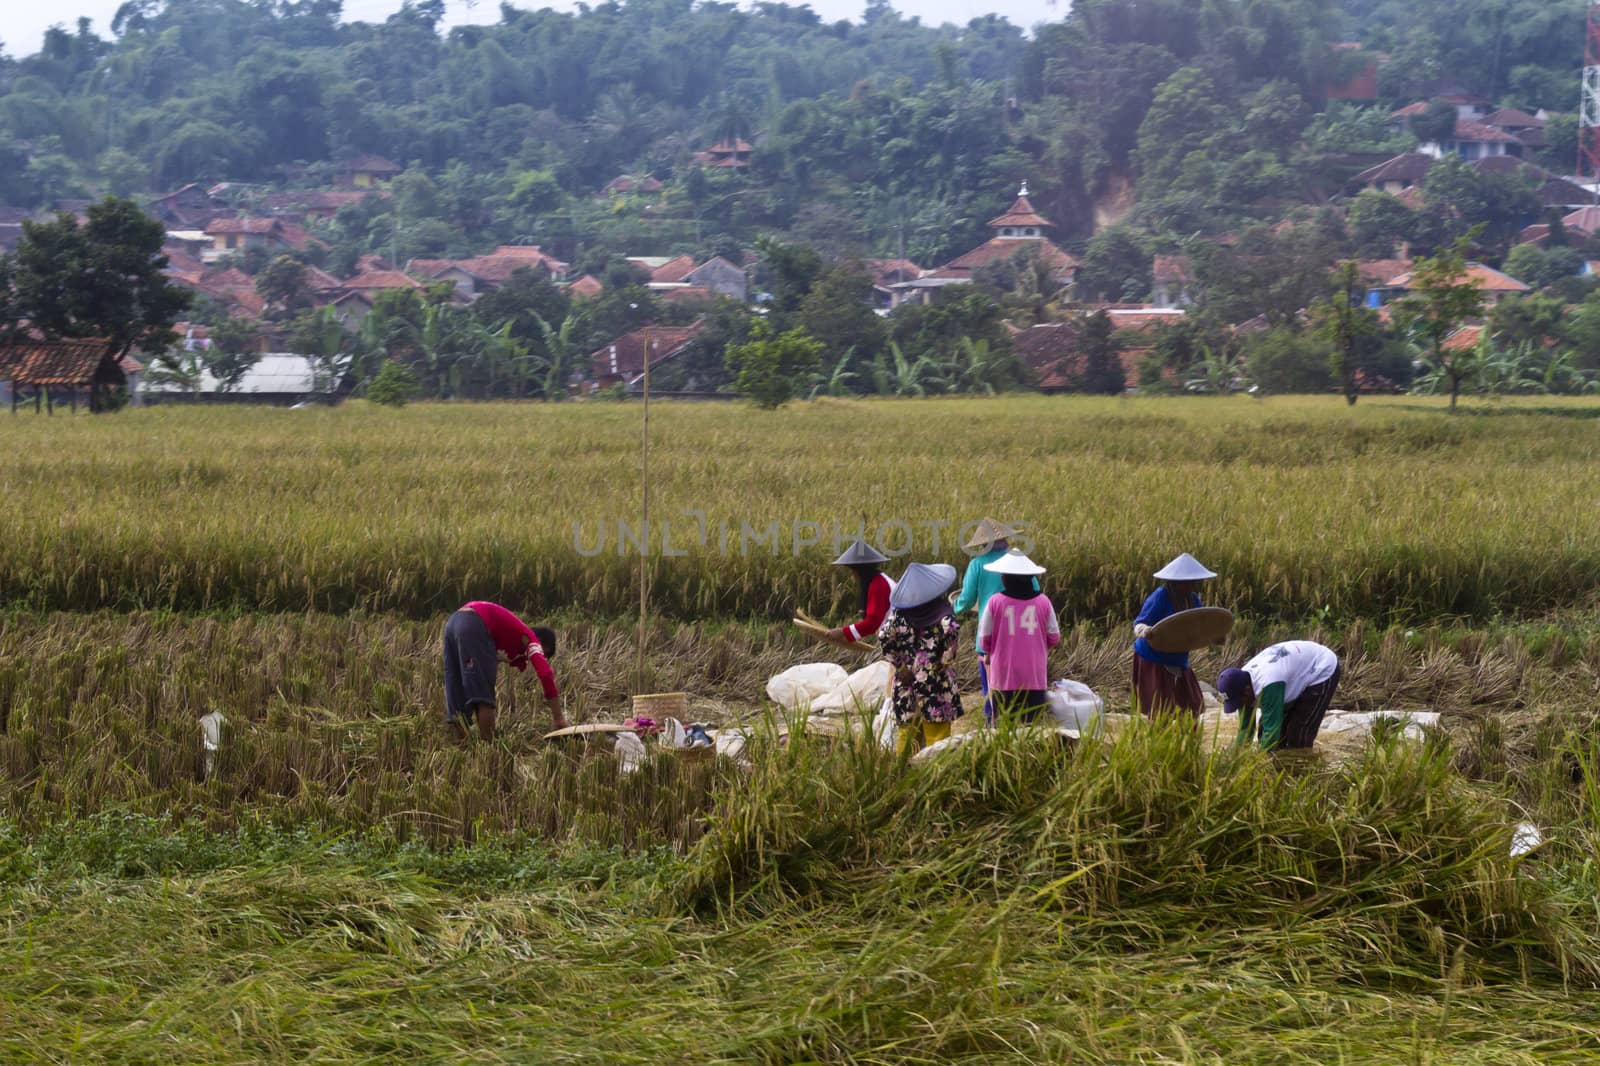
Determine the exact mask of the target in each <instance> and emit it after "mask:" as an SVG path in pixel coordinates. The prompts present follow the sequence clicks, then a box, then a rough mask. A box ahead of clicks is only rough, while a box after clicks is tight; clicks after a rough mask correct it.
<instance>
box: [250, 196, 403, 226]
mask: <svg viewBox="0 0 1600 1066" xmlns="http://www.w3.org/2000/svg"><path fill="white" fill-rule="evenodd" d="M392 195H393V194H392V193H390V192H389V190H388V189H378V188H365V189H306V190H302V191H297V192H275V193H268V194H267V195H266V196H263V197H262V198H261V206H262V208H263V209H264V210H267V211H270V212H272V213H273V214H274V215H278V216H281V217H284V218H299V219H320V220H324V221H326V220H328V219H331V218H333V217H334V216H335V215H337V214H338V213H339V212H340V211H341V210H342V209H344V208H346V207H353V206H355V205H357V204H360V203H362V202H363V201H365V200H366V198H367V197H369V196H376V197H378V198H379V199H383V200H387V199H389V198H390V197H391V196H392Z"/></svg>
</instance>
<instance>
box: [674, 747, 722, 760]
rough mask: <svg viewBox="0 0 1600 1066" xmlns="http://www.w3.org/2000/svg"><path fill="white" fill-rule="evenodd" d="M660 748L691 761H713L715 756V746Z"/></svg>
mask: <svg viewBox="0 0 1600 1066" xmlns="http://www.w3.org/2000/svg"><path fill="white" fill-rule="evenodd" d="M661 750H662V751H665V752H669V753H671V754H672V755H675V756H677V757H678V758H680V759H682V760H684V761H685V762H691V763H702V762H714V761H716V758H717V749H716V747H715V746H713V747H709V748H662V749H661Z"/></svg>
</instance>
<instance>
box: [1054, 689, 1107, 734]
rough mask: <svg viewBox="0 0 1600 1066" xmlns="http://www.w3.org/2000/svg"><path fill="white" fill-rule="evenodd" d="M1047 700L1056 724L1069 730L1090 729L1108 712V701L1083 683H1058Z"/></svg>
mask: <svg viewBox="0 0 1600 1066" xmlns="http://www.w3.org/2000/svg"><path fill="white" fill-rule="evenodd" d="M1045 699H1046V701H1047V702H1048V703H1049V704H1050V714H1051V716H1053V717H1054V718H1055V720H1056V724H1057V725H1060V726H1065V727H1066V728H1068V729H1077V730H1087V729H1090V728H1091V727H1093V725H1094V724H1095V723H1096V722H1098V721H1099V720H1100V718H1101V717H1102V716H1103V715H1104V714H1105V710H1106V701H1105V700H1103V699H1101V698H1100V697H1099V696H1098V695H1096V694H1095V691H1094V689H1092V688H1090V687H1089V686H1088V685H1085V684H1084V683H1083V682H1082V681H1070V680H1068V681H1057V682H1056V683H1055V684H1054V685H1052V686H1050V691H1049V692H1048V693H1047V694H1046V696H1045Z"/></svg>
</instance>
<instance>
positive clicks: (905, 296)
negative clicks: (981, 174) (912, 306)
mask: <svg viewBox="0 0 1600 1066" xmlns="http://www.w3.org/2000/svg"><path fill="white" fill-rule="evenodd" d="M1051 226H1052V223H1051V221H1050V220H1049V219H1048V218H1045V217H1044V216H1043V215H1041V214H1039V212H1038V211H1036V210H1035V209H1034V206H1033V201H1032V200H1030V199H1029V198H1028V183H1027V182H1026V181H1024V182H1023V183H1022V187H1021V188H1020V189H1018V190H1017V198H1016V199H1015V200H1014V201H1012V204H1011V207H1010V208H1009V209H1008V210H1007V211H1006V212H1005V214H1002V215H996V216H995V217H994V218H991V219H990V220H989V230H990V232H991V233H992V234H993V235H992V236H991V237H990V238H989V239H988V240H987V241H985V242H984V243H982V244H980V245H978V246H977V247H976V248H974V249H972V250H971V251H970V252H967V253H965V254H963V255H958V256H956V258H954V259H952V260H950V262H948V263H946V264H944V265H943V266H941V267H937V268H935V269H933V270H926V271H923V273H922V275H921V276H920V277H915V278H911V279H910V280H908V281H901V282H898V283H896V284H894V285H891V286H890V287H889V288H890V291H891V292H892V293H893V301H894V305H895V306H899V305H900V304H903V303H912V302H914V303H928V302H929V301H930V300H931V299H932V298H933V294H934V293H935V292H936V291H937V290H939V289H944V288H948V287H949V286H951V285H970V284H971V283H972V272H973V271H974V270H975V269H977V268H978V267H981V266H985V265H987V264H989V263H996V262H1000V261H1003V260H1006V259H1010V258H1011V257H1012V256H1014V255H1017V254H1018V253H1022V252H1028V251H1032V252H1033V254H1035V255H1037V256H1038V257H1039V258H1040V259H1042V260H1043V261H1044V262H1045V263H1046V264H1048V265H1049V267H1050V271H1051V277H1052V278H1053V279H1054V280H1055V281H1056V283H1057V284H1059V285H1063V286H1065V285H1070V284H1071V283H1072V277H1073V274H1075V273H1076V272H1077V269H1078V260H1077V259H1076V258H1075V257H1074V256H1072V255H1071V254H1070V253H1068V252H1067V251H1065V250H1064V249H1062V248H1061V247H1059V246H1058V245H1057V244H1056V243H1055V242H1054V241H1052V240H1051V239H1050V238H1049V237H1048V236H1046V235H1045V231H1046V230H1048V229H1050V228H1051Z"/></svg>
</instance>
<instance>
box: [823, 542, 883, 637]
mask: <svg viewBox="0 0 1600 1066" xmlns="http://www.w3.org/2000/svg"><path fill="white" fill-rule="evenodd" d="M888 561H889V557H888V556H886V555H884V554H883V553H882V552H880V551H878V549H876V548H874V547H873V546H872V545H870V544H868V543H867V542H866V541H864V540H858V541H856V542H855V543H854V544H852V545H850V547H848V548H846V549H845V552H844V554H843V555H841V556H839V558H837V559H835V560H834V561H833V565H834V566H847V567H849V568H850V569H851V570H852V571H854V573H855V575H856V583H857V584H858V585H859V586H860V591H861V596H860V607H859V608H858V609H859V610H860V611H861V618H860V619H858V620H857V621H855V622H852V623H851V624H849V625H847V626H840V627H839V628H838V629H830V630H829V631H828V640H829V641H830V642H831V643H834V644H854V643H855V642H856V641H858V640H866V639H867V638H869V637H875V636H877V635H878V630H879V629H881V628H882V627H883V620H884V617H885V616H886V615H888V613H889V594H890V593H891V592H893V591H894V582H893V581H890V580H889V575H888V574H885V573H884V572H883V570H882V566H883V564H884V563H886V562H888Z"/></svg>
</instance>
